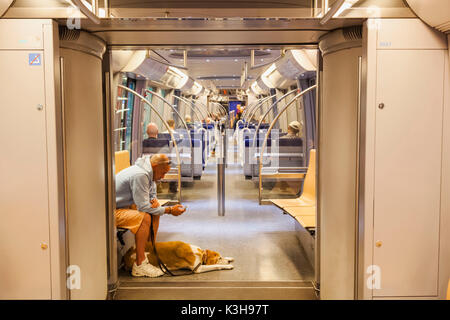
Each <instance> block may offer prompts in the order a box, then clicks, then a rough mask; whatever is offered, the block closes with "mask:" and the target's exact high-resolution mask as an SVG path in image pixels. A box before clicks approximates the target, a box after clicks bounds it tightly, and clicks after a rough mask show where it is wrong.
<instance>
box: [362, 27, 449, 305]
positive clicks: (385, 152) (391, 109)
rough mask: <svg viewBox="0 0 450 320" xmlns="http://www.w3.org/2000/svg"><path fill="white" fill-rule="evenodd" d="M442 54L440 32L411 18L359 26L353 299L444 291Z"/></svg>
mask: <svg viewBox="0 0 450 320" xmlns="http://www.w3.org/2000/svg"><path fill="white" fill-rule="evenodd" d="M447 54H448V53H447V42H446V41H445V37H444V35H443V34H440V33H439V32H437V31H435V30H433V29H432V28H430V27H428V26H426V25H425V24H424V23H423V22H421V21H420V20H418V19H384V20H377V19H369V20H368V21H367V22H366V23H365V27H364V57H363V58H364V73H365V83H364V90H363V91H364V93H363V105H364V108H363V109H364V121H363V122H364V135H363V140H362V141H363V142H362V143H363V145H364V147H363V148H364V154H365V157H364V159H363V164H362V168H363V171H362V172H363V179H362V181H363V182H362V184H363V186H362V187H363V188H362V189H361V190H363V193H362V197H361V198H360V201H361V203H362V207H363V208H364V210H363V211H362V216H361V220H360V222H361V221H363V222H364V224H363V228H362V229H361V232H362V233H363V235H362V238H363V242H362V243H361V245H362V247H363V250H362V252H361V258H362V259H363V260H364V263H362V264H361V268H360V270H359V271H360V276H362V278H360V281H359V289H360V295H359V297H360V298H365V299H372V298H399V297H410V298H434V299H436V298H443V297H444V295H443V292H444V289H443V288H444V284H445V285H446V284H447V282H448V278H449V272H450V271H449V269H450V268H449V258H450V257H449V255H450V252H449V251H448V250H447V251H445V247H446V245H445V243H447V242H448V239H449V228H448V226H449V222H448V220H449V215H450V210H449V206H448V200H446V198H447V197H445V196H443V194H445V192H447V193H448V181H449V178H450V177H449V172H448V165H446V162H445V161H447V162H448V148H449V147H448V143H446V141H447V139H448V130H449V129H448V125H449V124H448V121H446V120H445V119H447V118H448V115H447V112H448V62H447ZM446 97H447V98H446ZM381 103H384V105H381ZM443 246H444V248H443ZM374 267H375V268H376V269H378V271H379V272H377V274H374V273H373V272H371V271H370V270H371V268H372V270H374V269H373V268H374ZM400 270H401V272H399V271H400ZM374 276H375V277H374ZM374 279H378V280H379V285H377V281H373V280H374Z"/></svg>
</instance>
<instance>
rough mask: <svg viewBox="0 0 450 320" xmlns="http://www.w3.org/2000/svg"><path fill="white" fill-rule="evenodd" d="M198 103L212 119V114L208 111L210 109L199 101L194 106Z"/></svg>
mask: <svg viewBox="0 0 450 320" xmlns="http://www.w3.org/2000/svg"><path fill="white" fill-rule="evenodd" d="M197 103H200V105H202V106H203V111H206V115H207V117H212V114H211V112H209V111H208V107H207V106H206V105H205V104H204V103H203V102H201V101H200V100H199V99H197V100H195V102H194V104H195V105H197ZM199 109H200V108H199Z"/></svg>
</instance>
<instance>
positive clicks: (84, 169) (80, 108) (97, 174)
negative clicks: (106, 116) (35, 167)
mask: <svg viewBox="0 0 450 320" xmlns="http://www.w3.org/2000/svg"><path fill="white" fill-rule="evenodd" d="M60 55H61V56H62V57H63V58H64V79H63V80H64V114H65V117H64V121H65V127H66V129H65V131H66V159H67V160H66V166H67V175H66V179H67V200H66V201H67V216H68V236H69V263H70V265H74V266H78V267H79V270H80V275H81V277H80V287H79V288H76V289H73V290H71V299H73V300H78V299H105V298H106V294H107V253H106V194H105V192H106V188H105V183H106V181H105V155H104V129H103V102H102V79H101V75H102V73H101V60H100V59H99V58H97V57H95V56H93V55H89V54H86V53H84V52H80V51H75V50H72V49H64V48H62V49H61V50H60Z"/></svg>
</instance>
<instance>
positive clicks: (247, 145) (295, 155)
mask: <svg viewBox="0 0 450 320" xmlns="http://www.w3.org/2000/svg"><path fill="white" fill-rule="evenodd" d="M266 132H267V131H266V130H261V131H260V132H259V134H257V136H256V141H253V138H254V135H255V131H254V130H249V131H246V132H242V133H238V134H237V135H238V139H239V141H238V143H239V152H240V155H241V165H242V167H243V173H244V176H245V177H246V178H247V179H252V178H253V179H255V178H258V177H259V157H260V151H261V149H260V148H261V147H262V145H263V143H264V139H265V135H266ZM239 135H240V137H239ZM283 135H285V133H282V132H280V130H279V129H273V130H272V131H271V133H270V135H269V138H268V139H267V143H266V149H265V152H264V155H263V170H265V171H267V172H270V173H272V174H273V173H274V172H290V173H301V172H304V169H303V168H304V161H305V157H304V153H303V139H302V138H299V137H298V138H290V139H284V138H282V137H283Z"/></svg>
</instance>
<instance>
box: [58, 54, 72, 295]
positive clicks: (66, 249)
mask: <svg viewBox="0 0 450 320" xmlns="http://www.w3.org/2000/svg"><path fill="white" fill-rule="evenodd" d="M59 59H60V60H59V61H60V81H61V120H62V121H61V122H62V123H61V124H62V126H61V127H62V128H61V129H62V130H61V131H62V132H61V133H62V156H63V184H64V235H65V239H64V254H65V256H64V262H65V268H64V269H65V270H67V268H68V267H69V265H70V256H69V248H70V243H69V213H68V211H69V206H68V201H67V199H68V194H69V192H68V186H67V141H66V133H67V132H66V130H67V128H66V103H65V92H64V85H65V84H64V57H60V58H59ZM71 296H72V295H71V291H70V290H69V288H68V286H66V298H67V300H70V299H71Z"/></svg>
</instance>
